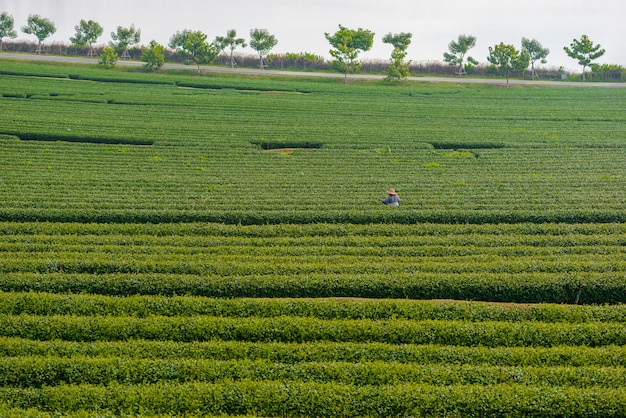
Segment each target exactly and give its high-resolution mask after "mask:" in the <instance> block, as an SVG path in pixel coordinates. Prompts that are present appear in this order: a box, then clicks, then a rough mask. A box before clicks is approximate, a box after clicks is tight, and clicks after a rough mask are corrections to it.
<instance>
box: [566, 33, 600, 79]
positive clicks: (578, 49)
mask: <svg viewBox="0 0 626 418" xmlns="http://www.w3.org/2000/svg"><path fill="white" fill-rule="evenodd" d="M601 48H602V47H601V46H600V44H598V45H594V44H593V42H591V40H590V39H589V38H588V37H587V35H583V36H582V37H581V38H580V40H578V39H574V40H573V41H572V43H571V44H570V46H569V47H567V46H564V47H563V49H564V50H565V53H567V55H568V56H569V57H570V58H573V59H575V60H578V64H579V65H582V67H583V80H584V79H585V68H587V67H588V66H590V65H591V64H593V61H595V60H596V59H598V58H600V57H601V56H602V55H604V53H605V52H606V51H605V50H604V49H601Z"/></svg>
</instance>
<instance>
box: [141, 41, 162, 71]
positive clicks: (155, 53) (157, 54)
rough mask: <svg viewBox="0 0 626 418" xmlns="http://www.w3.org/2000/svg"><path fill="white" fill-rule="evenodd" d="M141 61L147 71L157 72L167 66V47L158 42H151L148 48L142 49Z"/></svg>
mask: <svg viewBox="0 0 626 418" xmlns="http://www.w3.org/2000/svg"><path fill="white" fill-rule="evenodd" d="M141 60H142V61H143V62H145V63H146V64H145V66H144V67H145V68H146V70H150V71H156V70H158V69H159V68H161V67H162V66H163V64H165V47H164V46H163V45H161V44H159V43H158V42H157V41H155V40H152V41H150V45H149V47H148V48H145V47H143V48H141Z"/></svg>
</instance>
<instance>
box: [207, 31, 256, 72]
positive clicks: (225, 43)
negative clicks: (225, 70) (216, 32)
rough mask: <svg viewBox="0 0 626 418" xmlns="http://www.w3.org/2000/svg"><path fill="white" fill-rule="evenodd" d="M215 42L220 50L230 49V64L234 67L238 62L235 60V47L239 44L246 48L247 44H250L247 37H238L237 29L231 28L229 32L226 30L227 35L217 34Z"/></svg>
mask: <svg viewBox="0 0 626 418" xmlns="http://www.w3.org/2000/svg"><path fill="white" fill-rule="evenodd" d="M214 43H215V45H216V47H217V49H219V50H220V51H223V50H225V49H226V48H229V49H230V66H231V67H232V68H234V67H235V65H237V63H236V62H235V59H234V58H233V54H234V53H235V49H236V48H237V47H238V46H241V47H242V48H245V47H246V46H248V45H247V44H246V40H245V39H243V38H237V31H236V30H235V29H231V30H229V31H228V32H226V36H216V37H215V41H214Z"/></svg>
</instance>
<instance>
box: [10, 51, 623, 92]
mask: <svg viewBox="0 0 626 418" xmlns="http://www.w3.org/2000/svg"><path fill="white" fill-rule="evenodd" d="M2 58H5V59H23V60H30V61H52V62H64V63H68V64H72V63H77V64H96V63H97V62H98V60H97V59H94V58H80V57H62V56H57V55H31V54H14V53H7V52H3V53H0V59H2ZM143 64H144V63H143V62H139V61H118V62H117V64H116V65H121V66H124V65H127V66H140V65H143ZM162 68H163V69H187V70H190V69H191V70H193V69H194V68H196V67H195V66H189V65H184V64H171V63H170V64H165V65H163V67H162ZM200 68H201V70H202V71H206V72H216V73H237V74H250V75H264V74H265V75H267V74H271V75H283V76H285V75H287V76H288V75H293V76H299V77H328V78H339V77H341V78H343V77H344V75H343V74H339V73H323V72H302V71H280V70H257V69H253V68H228V67H217V66H200ZM348 78H349V79H364V80H381V79H383V78H384V76H382V75H371V74H356V75H352V76H350V77H348ZM407 80H411V81H418V82H425V83H457V84H466V83H470V84H472V83H473V84H495V85H500V86H506V80H505V79H499V78H497V79H495V78H494V79H491V78H471V77H467V78H466V77H463V78H457V77H454V78H452V77H408V78H407ZM509 84H510V85H518V86H519V85H526V86H549V87H603V88H606V87H609V88H625V87H626V83H603V82H593V83H592V82H586V83H583V82H574V81H548V80H513V79H511V80H509Z"/></svg>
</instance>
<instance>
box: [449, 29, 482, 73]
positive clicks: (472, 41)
mask: <svg viewBox="0 0 626 418" xmlns="http://www.w3.org/2000/svg"><path fill="white" fill-rule="evenodd" d="M475 46H476V37H475V36H473V35H459V37H458V40H456V41H452V42H450V43H449V44H448V50H449V51H450V52H444V53H443V61H444V62H447V63H449V64H450V65H455V66H456V65H458V66H459V68H458V69H457V70H456V74H457V75H458V76H459V77H460V76H461V75H463V74H465V69H464V66H463V62H464V61H465V55H467V53H468V52H469V50H470V49H472V48H474V47H475ZM467 62H469V63H471V64H473V65H478V61H476V60H475V59H474V58H472V57H467Z"/></svg>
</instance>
